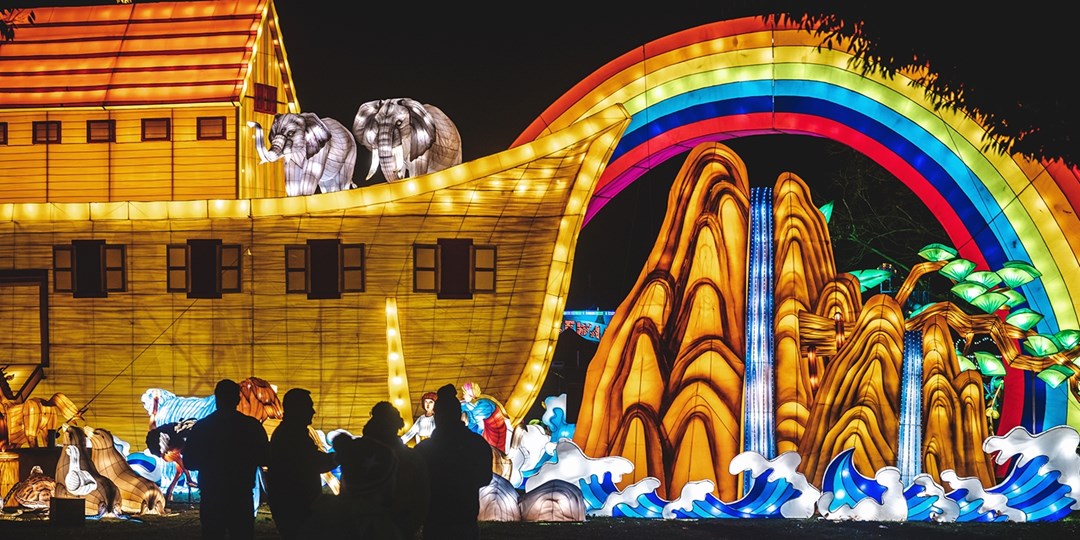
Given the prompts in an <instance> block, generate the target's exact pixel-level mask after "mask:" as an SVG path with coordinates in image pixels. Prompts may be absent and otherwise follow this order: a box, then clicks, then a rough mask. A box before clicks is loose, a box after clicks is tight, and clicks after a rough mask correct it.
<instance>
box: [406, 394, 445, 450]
mask: <svg viewBox="0 0 1080 540" xmlns="http://www.w3.org/2000/svg"><path fill="white" fill-rule="evenodd" d="M437 397H438V395H437V394H436V393H435V392H424V395H423V396H420V405H421V406H422V407H423V408H424V414H421V415H420V416H417V417H416V420H415V421H413V425H412V427H410V428H409V431H406V432H405V434H404V435H402V436H401V442H403V443H405V444H408V443H409V441H413V444H414V445H415V444H416V443H418V442H420V441H422V440H424V439H426V438H428V437H430V436H431V432H432V431H435V399H436V398H437Z"/></svg>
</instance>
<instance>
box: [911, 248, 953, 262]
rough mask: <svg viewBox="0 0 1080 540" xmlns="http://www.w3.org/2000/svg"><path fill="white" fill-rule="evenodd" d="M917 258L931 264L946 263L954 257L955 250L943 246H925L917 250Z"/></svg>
mask: <svg viewBox="0 0 1080 540" xmlns="http://www.w3.org/2000/svg"><path fill="white" fill-rule="evenodd" d="M919 256H920V257H922V258H924V259H926V260H928V261H931V262H934V261H948V260H950V259H953V258H955V257H956V250H955V249H953V248H951V247H949V246H946V245H945V244H927V245H926V246H924V247H923V248H922V249H920V250H919Z"/></svg>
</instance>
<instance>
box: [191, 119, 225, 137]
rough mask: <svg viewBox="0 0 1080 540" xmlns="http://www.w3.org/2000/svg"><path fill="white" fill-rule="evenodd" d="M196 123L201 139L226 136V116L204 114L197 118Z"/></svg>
mask: <svg viewBox="0 0 1080 540" xmlns="http://www.w3.org/2000/svg"><path fill="white" fill-rule="evenodd" d="M196 124H197V127H198V135H197V136H198V138H199V140H207V139H224V138H225V117H224V116H202V117H199V118H198V119H197V120H196Z"/></svg>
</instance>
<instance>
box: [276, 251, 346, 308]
mask: <svg viewBox="0 0 1080 540" xmlns="http://www.w3.org/2000/svg"><path fill="white" fill-rule="evenodd" d="M364 271H365V269H364V244H342V243H341V241H340V240H337V239H319V240H308V241H307V244H303V245H300V244H295V245H289V246H285V292H286V293H306V294H307V295H308V299H311V300H325V299H335V298H341V294H342V293H347V292H364Z"/></svg>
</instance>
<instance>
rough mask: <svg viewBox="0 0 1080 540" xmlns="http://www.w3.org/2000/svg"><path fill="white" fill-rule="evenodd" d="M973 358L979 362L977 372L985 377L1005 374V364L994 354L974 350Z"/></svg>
mask: <svg viewBox="0 0 1080 540" xmlns="http://www.w3.org/2000/svg"><path fill="white" fill-rule="evenodd" d="M975 360H976V361H978V362H979V373H982V374H983V375H985V376H987V377H1004V376H1005V364H1004V363H1003V362H1002V361H1001V359H1000V358H998V357H997V356H995V355H994V354H992V353H988V352H984V351H975Z"/></svg>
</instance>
